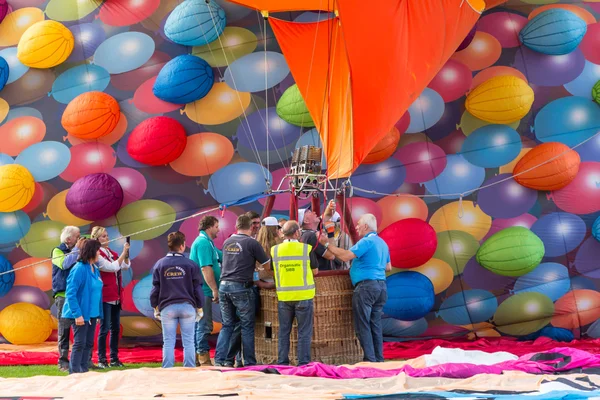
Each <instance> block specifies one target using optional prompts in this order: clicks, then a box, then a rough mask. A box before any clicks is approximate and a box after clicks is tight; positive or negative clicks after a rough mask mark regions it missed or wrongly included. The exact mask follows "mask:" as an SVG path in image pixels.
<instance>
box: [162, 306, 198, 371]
mask: <svg viewBox="0 0 600 400" xmlns="http://www.w3.org/2000/svg"><path fill="white" fill-rule="evenodd" d="M160 320H161V322H162V331H163V362H162V367H163V368H172V367H173V365H175V340H176V339H177V324H178V323H179V327H180V329H181V342H182V343H183V366H184V367H187V368H193V367H195V366H196V359H195V351H194V326H195V324H196V309H195V308H194V306H192V305H191V304H189V303H178V304H171V305H168V306H166V307H165V308H163V309H162V310H161V311H160Z"/></svg>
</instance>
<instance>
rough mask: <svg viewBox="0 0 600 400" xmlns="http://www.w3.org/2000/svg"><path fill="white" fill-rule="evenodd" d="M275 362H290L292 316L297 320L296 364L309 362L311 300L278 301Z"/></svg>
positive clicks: (311, 328) (311, 332)
mask: <svg viewBox="0 0 600 400" xmlns="http://www.w3.org/2000/svg"><path fill="white" fill-rule="evenodd" d="M277 311H278V313H279V334H278V340H279V345H278V349H277V350H278V357H277V364H279V365H289V364H290V334H291V333H292V324H293V323H294V317H295V318H296V320H297V321H298V365H305V364H308V363H309V362H310V343H311V342H312V335H313V311H314V307H313V300H312V299H310V300H302V301H280V302H279V303H278V304H277Z"/></svg>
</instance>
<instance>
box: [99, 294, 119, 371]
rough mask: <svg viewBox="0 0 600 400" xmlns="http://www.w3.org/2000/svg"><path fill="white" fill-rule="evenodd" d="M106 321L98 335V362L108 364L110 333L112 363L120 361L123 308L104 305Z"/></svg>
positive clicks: (103, 321)
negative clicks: (107, 341) (107, 351)
mask: <svg viewBox="0 0 600 400" xmlns="http://www.w3.org/2000/svg"><path fill="white" fill-rule="evenodd" d="M102 309H103V311H104V319H102V320H101V321H100V333H99V334H98V362H99V363H101V362H103V363H106V339H107V337H108V332H109V331H110V361H114V362H116V361H119V333H120V331H121V306H120V305H118V304H116V305H115V304H110V303H102Z"/></svg>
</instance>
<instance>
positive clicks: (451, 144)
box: [435, 129, 467, 154]
mask: <svg viewBox="0 0 600 400" xmlns="http://www.w3.org/2000/svg"><path fill="white" fill-rule="evenodd" d="M466 138H467V137H466V136H465V134H464V133H463V131H461V130H460V129H457V130H455V131H453V132H452V133H451V134H449V135H448V136H446V137H445V138H442V139H440V140H437V141H436V142H435V144H436V145H438V146H440V148H441V149H442V150H444V153H446V154H456V153H458V152H460V149H461V148H462V145H463V143H464V141H465V139H466Z"/></svg>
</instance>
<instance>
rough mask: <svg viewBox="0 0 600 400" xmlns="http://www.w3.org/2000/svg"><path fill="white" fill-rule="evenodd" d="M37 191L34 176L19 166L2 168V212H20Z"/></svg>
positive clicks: (0, 168) (0, 185) (8, 165)
mask: <svg viewBox="0 0 600 400" xmlns="http://www.w3.org/2000/svg"><path fill="white" fill-rule="evenodd" d="M34 191H35V181H34V180H33V176H32V175H31V173H30V172H29V171H28V170H27V168H25V167H23V166H22V165H19V164H7V165H2V166H0V212H13V211H18V210H20V209H22V208H23V207H25V206H26V205H27V204H29V202H30V201H31V198H32V197H33V192H34Z"/></svg>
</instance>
